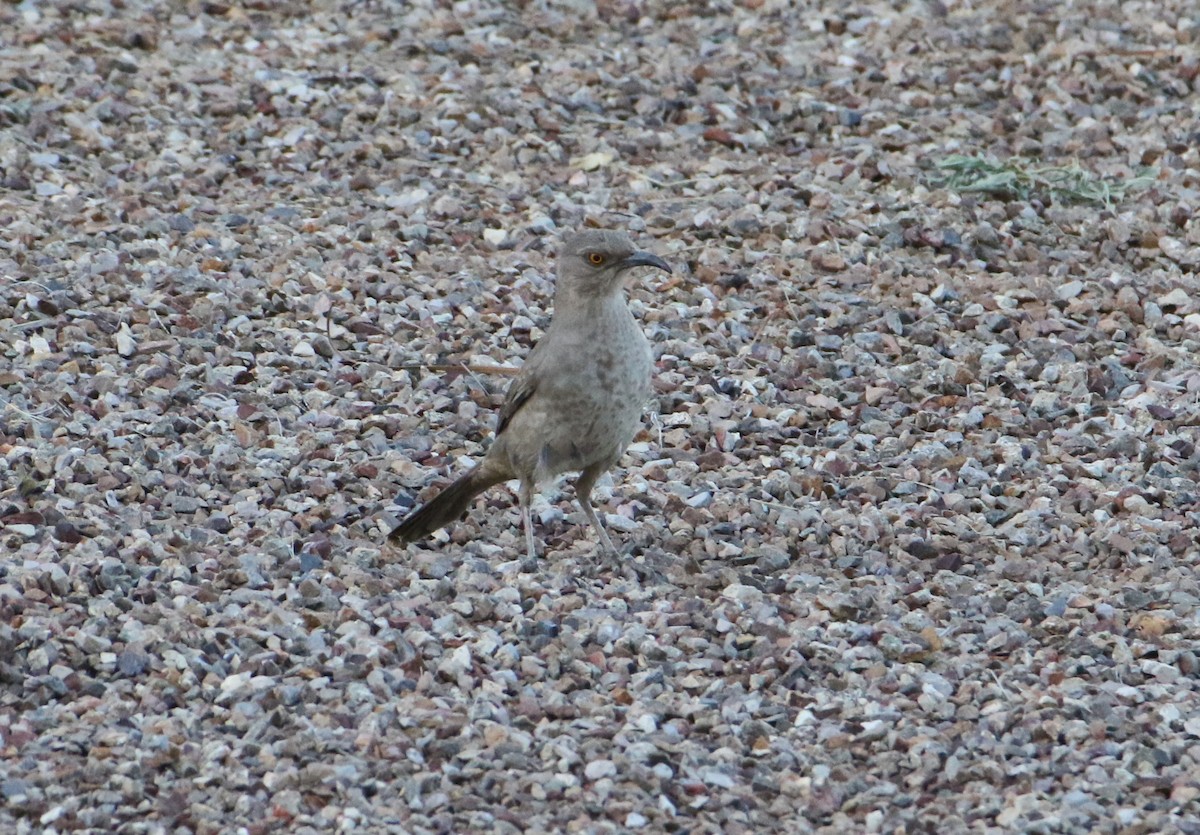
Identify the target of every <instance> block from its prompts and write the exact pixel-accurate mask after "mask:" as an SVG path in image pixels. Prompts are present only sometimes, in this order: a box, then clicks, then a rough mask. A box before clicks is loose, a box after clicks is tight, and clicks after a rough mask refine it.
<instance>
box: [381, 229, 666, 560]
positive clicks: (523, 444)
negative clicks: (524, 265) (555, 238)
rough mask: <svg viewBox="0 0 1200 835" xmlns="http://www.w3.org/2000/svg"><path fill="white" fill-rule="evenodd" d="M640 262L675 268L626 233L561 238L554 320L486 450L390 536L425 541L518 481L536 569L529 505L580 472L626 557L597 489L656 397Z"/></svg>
mask: <svg viewBox="0 0 1200 835" xmlns="http://www.w3.org/2000/svg"><path fill="white" fill-rule="evenodd" d="M638 267H652V268H655V269H659V270H664V271H666V272H667V273H670V272H671V267H670V265H669V264H668V263H667V262H666V261H664V260H663V259H662V258H660V257H659V256H657V255H654V254H653V253H650V252H645V251H641V250H638V249H636V248H635V247H634V245H633V242H632V241H631V240H630V238H629V236H628V235H627V234H625V233H623V232H618V231H605V230H586V231H583V232H578V233H576V234H573V235H571V236H570V237H568V238H567V239H566V240H565V241H564V242H563V244H562V247H561V250H560V253H559V257H558V277H557V281H556V283H555V290H554V313H553V316H552V317H551V321H550V325H549V327H548V328H547V329H546V333H545V334H544V335H543V336H542V338H541V339H540V340H538V342H537V344H536V345H535V346H534V348H533V350H532V351H531V352H530V353H529V356H528V358H527V359H526V361H525V364H524V365H523V366H522V367H521V370H520V371H519V372H518V373H517V376H516V377H515V378H514V380H513V381H512V383H511V384H510V385H509V387H508V390H507V392H506V393H505V398H504V405H503V406H502V407H501V409H500V413H499V415H498V416H497V421H496V431H495V438H494V440H493V441H492V444H491V446H490V447H489V448H488V451H487V453H486V454H485V455H484V457H483V459H482V460H481V461H480V462H479V463H478V464H476V465H475V466H474V467H473V468H472V469H471V470H470V471H468V472H467V473H465V474H464V475H462V476H460V477H459V478H458V479H456V480H455V481H454V482H452V483H451V484H450V485H449V486H448V487H446V488H445V489H443V490H442V491H441V492H440V493H438V494H437V495H436V496H435V497H434V498H433V499H431V500H430V501H429V502H428V503H426V504H425V505H423V506H422V507H419V508H417V509H416V510H415V511H413V512H412V513H411V514H409V515H408V516H407V517H406V518H405V519H404V520H403V521H402V522H401V523H400V524H399V525H397V526H396V528H395V529H394V530H393V531H392V532H391V534H390V537H389V538H390V539H391V540H393V541H397V540H398V541H400V542H402V543H411V542H416V541H418V540H421V539H424V538H425V537H427V536H428V535H429V534H431V533H433V532H434V531H435V530H437V529H439V528H441V527H443V526H445V525H448V524H450V523H451V522H454V521H457V520H458V519H459V518H461V517H463V516H464V515H465V514H466V512H467V511H468V510H469V509H470V506H471V503H472V502H473V501H474V499H475V497H476V496H478V495H479V494H480V493H482V492H483V491H485V490H487V489H488V488H490V487H492V486H494V485H496V484H499V483H501V482H505V481H511V480H513V479H516V480H519V482H520V486H519V489H518V491H517V498H518V501H519V504H520V508H521V523H522V526H523V527H524V530H525V550H526V558H525V568H526V570H532V569H533V568H534V567H535V566H536V564H537V554H536V550H535V546H534V535H533V524H532V518H531V514H530V504H531V503H532V501H533V497H534V494H535V492H536V491H537V489H538V485H539V484H542V483H545V482H547V481H549V480H551V479H553V478H555V477H556V476H558V475H561V474H562V473H565V472H578V473H579V477H578V478H577V479H576V481H575V498H576V500H577V501H578V502H579V506H580V508H581V509H582V510H583V513H584V516H586V517H587V520H588V523H589V524H590V525H591V527H592V530H594V531H595V533H596V537H597V539H599V541H600V545H601V548H602V549H603V551H604V553H605V554H606V555H607V556H608V557H609V558H610V559H612V560H613V561H615V562H617V563H618V564H619V560H620V555H619V553H618V552H617V549H616V547H615V546H614V545H613V543H612V540H611V539H610V538H609V536H608V534H607V532H605V530H604V526H603V525H602V524H601V523H600V519H599V518H598V517H597V516H596V511H595V508H594V507H593V506H592V502H591V493H592V488H593V487H594V486H595V484H596V481H597V479H599V478H600V476H601V475H603V474H604V473H605V472H607V471H608V470H609V469H610V468H611V467H612V466H613V465H614V464H616V463H617V461H618V460H619V459H620V457H621V455H622V454H624V452H625V449H626V447H628V446H629V444H630V442H631V441H632V440H633V438H634V436H635V435H636V434H637V431H638V427H639V426H640V424H641V418H642V412H643V410H644V408H645V405H646V402H647V401H648V400H649V399H650V396H651V394H652V389H651V377H652V373H653V369H654V361H653V358H652V356H651V352H650V342H649V340H647V339H646V335H645V334H644V333H643V332H642V329H641V327H640V325H639V324H638V322H637V320H636V319H634V317H633V314H632V313H631V312H630V310H629V306H628V304H627V303H626V300H625V286H624V285H625V280H626V277H627V275H628V274H629V272H630V271H631V270H633V269H635V268H638Z"/></svg>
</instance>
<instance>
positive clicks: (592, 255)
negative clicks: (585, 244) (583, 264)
mask: <svg viewBox="0 0 1200 835" xmlns="http://www.w3.org/2000/svg"><path fill="white" fill-rule="evenodd" d="M587 259H588V263H589V264H591V265H592V266H593V267H599V266H600V265H601V264H603V263H604V256H603V255H601V254H600V253H599V252H589V253H588V256H587Z"/></svg>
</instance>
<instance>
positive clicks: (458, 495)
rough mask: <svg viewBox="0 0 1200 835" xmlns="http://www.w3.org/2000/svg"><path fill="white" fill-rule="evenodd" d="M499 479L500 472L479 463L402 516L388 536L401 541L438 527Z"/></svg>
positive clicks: (445, 523) (452, 518)
mask: <svg viewBox="0 0 1200 835" xmlns="http://www.w3.org/2000/svg"><path fill="white" fill-rule="evenodd" d="M501 481H504V477H503V476H499V475H497V474H496V473H494V472H492V471H489V470H484V468H483V467H482V466H479V467H476V468H475V469H473V470H471V471H470V472H469V473H467V474H466V475H463V476H461V477H460V478H458V479H457V480H456V481H454V482H453V483H452V484H451V485H450V486H449V487H447V488H446V489H444V490H443V491H442V492H440V493H438V494H437V495H436V496H434V497H433V498H432V499H431V500H430V501H429V502H427V503H426V504H424V505H422V506H421V507H419V508H417V509H416V510H414V511H413V512H412V513H410V514H409V515H408V516H407V517H405V519H404V521H403V522H401V523H400V524H399V525H397V526H396V527H395V528H394V529H393V530H392V532H391V533H390V534H388V539H390V540H392V541H393V542H403V543H408V542H417V541H418V540H421V539H424V538H425V537H427V536H429V535H430V534H431V533H433V532H434V531H436V530H437V529H438V528H442V527H445V526H446V525H449V524H450V523H451V522H454V521H457V520H458V519H459V518H461V517H462V515H463V514H464V513H466V512H467V511H468V510H469V509H470V507H471V502H472V501H474V499H475V497H476V496H478V495H479V494H480V493H482V492H483V491H484V490H486V489H488V488H489V487H491V486H492V485H494V484H499V483H500V482H501Z"/></svg>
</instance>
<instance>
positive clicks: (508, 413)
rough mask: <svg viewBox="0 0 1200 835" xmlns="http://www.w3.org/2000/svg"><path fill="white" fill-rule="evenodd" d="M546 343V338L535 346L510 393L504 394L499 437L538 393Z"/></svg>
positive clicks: (512, 384)
mask: <svg viewBox="0 0 1200 835" xmlns="http://www.w3.org/2000/svg"><path fill="white" fill-rule="evenodd" d="M544 342H545V337H543V338H542V341H541V342H539V343H538V344H537V345H534V346H533V350H532V351H530V352H529V357H528V358H527V359H526V360H525V364H524V365H523V366H521V371H520V372H519V373H518V374H517V376H516V378H515V379H514V380H513V381H512V383H511V384H510V385H509V387H508V391H507V392H505V393H504V405H503V406H501V407H500V415H499V416H498V417H497V419H496V434H497V435H499V434H500V433H501V432H503V431H504V427H506V426H508V423H509V421H511V420H512V418H513V415H515V414H516V413H517V412H518V411H519V410H520V408H521V407H522V406H524V405H525V404H526V403H528V402H529V398H531V397H533V393H534V392H535V391H537V382H538V373H537V369H538V366H539V365H541V361H540V360H541V355H542V354H543V353H544V351H539V350H538V348H541V347H542V344H543V343H544Z"/></svg>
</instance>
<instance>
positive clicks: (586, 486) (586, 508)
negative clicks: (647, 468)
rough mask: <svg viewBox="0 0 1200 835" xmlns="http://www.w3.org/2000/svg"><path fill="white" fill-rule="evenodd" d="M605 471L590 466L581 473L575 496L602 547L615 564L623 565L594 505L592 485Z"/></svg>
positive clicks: (576, 484)
mask: <svg viewBox="0 0 1200 835" xmlns="http://www.w3.org/2000/svg"><path fill="white" fill-rule="evenodd" d="M603 472H604V468H602V467H595V466H593V467H588V468H587V469H586V470H584V471H583V472H581V473H580V474H579V479H578V480H577V481H576V482H575V498H576V500H577V501H578V502H579V506H580V507H581V508H583V515H584V516H586V517H587V520H588V522H589V523H590V524H591V526H592V530H594V531H595V532H596V536H597V538H599V540H600V547H601V548H602V549H603V550H604V552H605V556H607V557H608V558H609V559H610V560H611V561H612V563H613V565H614V566H618V567H619V566H620V565H621V555H620V554H619V553H618V552H617V549H616V548H614V547H613V544H612V540H611V539H609V538H608V533H607V532H606V531H605V530H604V526H603V525H602V524H600V517H599V516H597V515H596V511H595V509H594V508H593V507H592V487H594V486H595V484H596V479H598V478H600V474H601V473H603Z"/></svg>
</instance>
